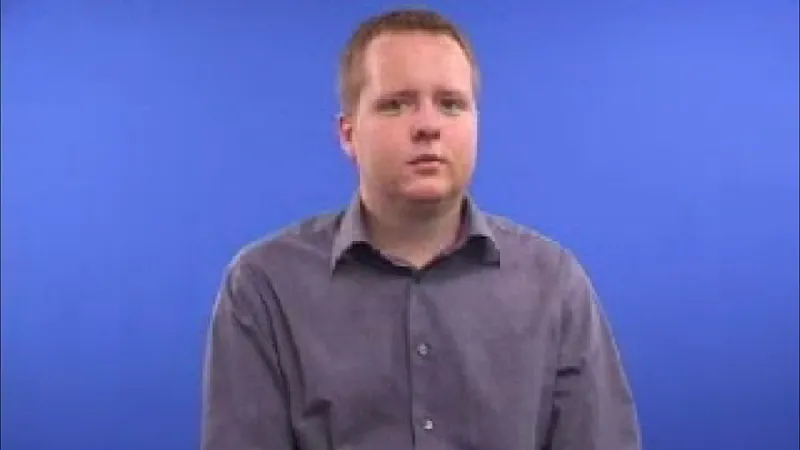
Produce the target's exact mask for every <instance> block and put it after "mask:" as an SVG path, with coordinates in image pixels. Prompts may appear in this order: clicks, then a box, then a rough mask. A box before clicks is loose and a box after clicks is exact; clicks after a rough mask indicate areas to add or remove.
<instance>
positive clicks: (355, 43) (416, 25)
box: [339, 9, 478, 114]
mask: <svg viewBox="0 0 800 450" xmlns="http://www.w3.org/2000/svg"><path fill="white" fill-rule="evenodd" d="M414 31H419V32H426V33H431V34H443V35H446V36H449V37H451V38H453V39H454V40H455V41H456V42H457V43H458V45H459V46H460V47H461V49H462V50H464V54H465V55H466V57H467V60H469V63H470V65H471V66H472V80H473V83H472V84H473V90H474V91H475V93H476V94H477V91H478V65H477V62H476V61H475V54H474V51H473V49H472V47H471V46H470V44H469V42H468V41H467V37H466V35H465V34H464V33H463V32H462V31H461V30H459V29H458V27H457V26H456V25H455V24H454V23H453V22H451V21H450V20H448V19H447V18H445V17H444V16H442V15H441V14H439V13H437V12H434V11H431V10H427V9H396V10H391V11H388V12H384V13H382V14H378V15H375V16H372V17H369V18H368V19H367V20H365V21H364V22H362V23H361V24H360V25H359V26H358V28H356V30H355V32H354V33H353V34H352V36H351V37H350V40H349V41H348V42H347V45H346V47H345V49H344V52H343V53H342V55H341V59H340V61H339V102H340V103H341V108H342V111H343V112H344V113H345V114H351V113H352V112H353V110H354V109H355V107H356V105H357V104H358V100H359V97H360V95H361V90H362V88H363V87H364V81H365V80H364V65H363V63H364V53H365V51H366V49H367V46H368V45H369V44H370V42H372V40H373V39H375V38H376V37H378V36H379V35H381V34H383V33H391V32H414Z"/></svg>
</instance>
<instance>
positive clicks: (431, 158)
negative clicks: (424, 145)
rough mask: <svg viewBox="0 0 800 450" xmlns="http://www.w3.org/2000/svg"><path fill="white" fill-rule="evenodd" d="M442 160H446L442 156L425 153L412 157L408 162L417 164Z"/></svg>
mask: <svg viewBox="0 0 800 450" xmlns="http://www.w3.org/2000/svg"><path fill="white" fill-rule="evenodd" d="M444 162H446V161H445V160H444V158H442V157H439V156H437V155H431V154H425V155H419V156H417V157H415V158H413V159H412V160H411V161H409V162H408V163H409V164H411V165H417V164H430V163H444Z"/></svg>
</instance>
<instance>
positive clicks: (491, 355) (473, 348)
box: [275, 273, 559, 442]
mask: <svg viewBox="0 0 800 450" xmlns="http://www.w3.org/2000/svg"><path fill="white" fill-rule="evenodd" d="M504 283H505V284H504ZM279 298H280V293H279ZM280 309H281V310H282V314H281V315H280V321H279V322H280V323H278V324H276V327H275V329H276V331H277V332H278V333H279V334H280V336H278V339H277V342H278V347H279V348H278V352H279V355H280V358H281V366H282V368H283V371H284V375H285V377H286V379H287V385H288V386H289V392H290V394H291V395H290V401H291V403H292V410H293V415H294V416H295V417H296V420H298V421H302V420H305V419H308V418H309V417H310V416H319V415H322V416H323V420H324V421H325V422H326V423H328V426H330V427H331V428H332V429H335V430H338V433H339V434H340V435H344V436H348V435H350V434H353V433H355V434H358V432H359V427H362V426H364V425H363V424H365V423H370V422H374V423H375V424H376V427H378V428H379V427H380V426H386V427H394V426H397V424H407V425H408V426H409V427H410V429H411V430H412V431H413V430H414V429H418V430H419V432H421V433H425V432H433V430H434V429H437V430H441V429H445V430H449V431H448V433H453V434H455V435H458V436H461V438H463V439H465V442H466V441H470V442H472V441H474V440H476V439H477V440H480V439H481V438H480V437H479V435H481V434H485V435H486V436H496V435H497V434H503V433H505V434H506V435H508V436H507V438H508V439H511V440H512V441H514V442H516V441H517V440H523V441H525V440H526V439H527V438H532V435H533V434H535V432H534V430H533V425H534V423H535V422H537V420H538V414H539V413H538V412H539V410H540V409H541V407H542V405H543V404H546V403H547V402H548V401H549V400H548V396H549V391H550V389H551V385H552V381H553V377H554V373H555V364H556V356H557V350H556V349H557V345H558V322H559V321H558V311H557V308H556V305H555V304H554V303H553V302H552V301H551V300H549V299H548V298H546V297H545V295H544V294H543V291H542V290H541V289H539V287H538V286H536V285H535V284H534V283H530V282H526V281H524V280H508V279H506V280H499V279H495V278H494V277H492V276H491V273H490V274H489V275H488V276H484V277H482V278H481V277H471V278H467V277H465V278H450V279H425V278H424V277H423V278H421V279H419V280H414V279H411V278H406V277H388V276H387V277H384V278H377V279H367V278H366V277H365V278H361V279H359V278H356V279H352V278H341V279H333V280H332V281H331V283H330V284H329V285H327V286H313V287H311V286H309V287H305V288H302V287H297V286H296V287H294V288H293V289H292V292H290V295H289V296H287V297H286V299H285V300H282V302H281V304H280ZM314 420H317V418H316V417H315V419H314ZM381 424H382V425H381ZM524 424H527V425H524ZM372 429H373V430H374V429H375V427H373V428H372ZM509 433H510V434H509Z"/></svg>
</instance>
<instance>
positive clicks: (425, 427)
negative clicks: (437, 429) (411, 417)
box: [422, 419, 433, 431]
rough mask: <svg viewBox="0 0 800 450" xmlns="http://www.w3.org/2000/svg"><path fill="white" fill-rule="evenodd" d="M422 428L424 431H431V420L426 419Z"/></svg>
mask: <svg viewBox="0 0 800 450" xmlns="http://www.w3.org/2000/svg"><path fill="white" fill-rule="evenodd" d="M422 428H423V429H425V430H426V431H431V430H432V429H433V420H431V419H426V420H425V423H423V424H422Z"/></svg>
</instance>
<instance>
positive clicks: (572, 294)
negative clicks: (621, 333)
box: [545, 253, 641, 450]
mask: <svg viewBox="0 0 800 450" xmlns="http://www.w3.org/2000/svg"><path fill="white" fill-rule="evenodd" d="M563 261H564V264H563V271H562V274H563V275H564V277H563V278H562V280H563V283H562V284H561V285H560V293H561V294H562V296H563V297H562V298H563V313H562V323H561V327H562V329H561V333H562V334H561V344H560V349H559V366H558V369H557V373H556V383H555V390H554V395H553V410H552V415H551V427H550V439H549V440H548V445H546V446H545V448H546V449H547V450H641V436H640V430H639V423H638V419H637V415H636V409H635V405H634V401H633V396H632V392H631V388H630V386H629V383H628V380H627V378H626V375H625V372H624V369H623V367H622V361H621V358H620V353H619V351H618V348H617V345H616V343H615V341H614V337H613V335H612V331H611V327H610V325H609V322H608V320H607V319H606V317H605V314H604V312H603V310H602V308H601V305H600V303H599V301H598V298H597V295H596V293H595V291H594V289H593V287H592V284H591V282H590V280H589V278H588V276H587V275H586V273H585V271H584V270H583V268H582V267H581V266H580V265H579V263H578V262H577V261H576V260H575V258H574V257H573V256H572V255H571V254H569V253H565V258H564V259H563Z"/></svg>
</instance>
